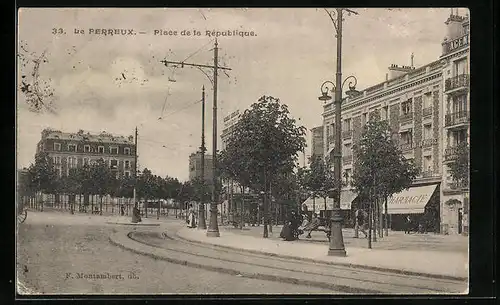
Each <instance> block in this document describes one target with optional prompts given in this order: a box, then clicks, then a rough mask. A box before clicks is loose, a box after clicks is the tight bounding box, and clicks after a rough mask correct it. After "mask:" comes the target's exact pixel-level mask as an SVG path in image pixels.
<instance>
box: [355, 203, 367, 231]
mask: <svg viewBox="0 0 500 305" xmlns="http://www.w3.org/2000/svg"><path fill="white" fill-rule="evenodd" d="M357 212H358V215H357V217H358V228H359V231H361V233H363V234H364V235H365V238H368V233H366V229H367V228H368V221H367V220H368V213H366V212H365V211H364V210H361V209H359V210H358V211H357Z"/></svg>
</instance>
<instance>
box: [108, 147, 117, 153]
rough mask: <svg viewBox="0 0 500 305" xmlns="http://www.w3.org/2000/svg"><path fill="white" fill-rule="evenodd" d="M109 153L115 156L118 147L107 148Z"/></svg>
mask: <svg viewBox="0 0 500 305" xmlns="http://www.w3.org/2000/svg"><path fill="white" fill-rule="evenodd" d="M109 152H110V153H111V154H112V155H117V154H118V147H110V148H109Z"/></svg>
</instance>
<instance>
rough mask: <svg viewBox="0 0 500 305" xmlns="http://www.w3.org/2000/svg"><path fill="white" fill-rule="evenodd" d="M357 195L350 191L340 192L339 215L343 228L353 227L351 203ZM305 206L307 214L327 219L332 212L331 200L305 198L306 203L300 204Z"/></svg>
mask: <svg viewBox="0 0 500 305" xmlns="http://www.w3.org/2000/svg"><path fill="white" fill-rule="evenodd" d="M357 196H358V195H357V194H356V193H355V192H353V191H350V190H342V192H341V193H340V213H341V215H342V219H343V226H344V227H353V226H354V216H353V213H352V212H351V206H352V202H353V201H354V200H355V199H356V197H357ZM304 205H306V206H307V210H308V213H309V214H310V215H312V213H313V212H315V213H317V214H319V216H320V217H325V218H329V217H331V215H332V210H333V198H326V202H325V199H324V198H322V197H316V199H315V200H313V197H312V196H311V197H309V198H307V200H306V201H304V202H303V203H302V206H304Z"/></svg>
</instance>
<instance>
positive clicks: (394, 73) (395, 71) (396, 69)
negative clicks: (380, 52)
mask: <svg viewBox="0 0 500 305" xmlns="http://www.w3.org/2000/svg"><path fill="white" fill-rule="evenodd" d="M411 70H413V69H412V68H411V67H408V66H398V65H395V64H391V66H390V67H389V78H388V79H387V80H391V79H394V78H398V77H400V76H402V75H405V74H406V73H408V72H410V71H411ZM386 78H387V76H386Z"/></svg>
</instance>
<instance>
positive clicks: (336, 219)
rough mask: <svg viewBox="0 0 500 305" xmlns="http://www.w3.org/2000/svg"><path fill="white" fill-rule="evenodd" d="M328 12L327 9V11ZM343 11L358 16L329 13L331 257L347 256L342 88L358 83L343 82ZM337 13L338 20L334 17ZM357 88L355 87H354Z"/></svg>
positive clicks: (329, 253)
mask: <svg viewBox="0 0 500 305" xmlns="http://www.w3.org/2000/svg"><path fill="white" fill-rule="evenodd" d="M325 10H326V9H325ZM343 11H347V12H348V13H349V15H350V14H351V13H353V14H356V15H357V14H358V13H357V12H355V11H352V10H350V9H346V8H337V9H335V12H329V11H328V10H326V12H327V13H328V15H329V17H330V19H331V20H332V23H333V26H334V27H335V30H336V34H337V35H336V38H337V71H336V73H335V99H334V103H335V146H334V153H333V156H334V168H333V170H334V178H335V184H336V185H335V192H334V196H333V197H335V198H334V205H333V209H332V210H333V211H332V217H331V226H330V230H331V233H330V244H329V247H328V255H330V256H346V251H345V246H344V237H343V236H342V214H341V213H340V198H341V197H340V194H341V192H342V186H341V181H342V176H341V172H342V171H341V166H342V149H341V145H342V143H341V142H342V139H341V133H342V126H341V124H342V120H341V111H342V107H341V104H342V87H343V85H344V84H345V82H346V81H347V80H348V79H350V78H351V77H352V78H354V80H355V81H356V83H357V80H356V78H355V77H353V76H349V77H348V78H347V79H345V80H344V82H342V21H343V17H344V16H343ZM335 13H336V15H337V16H336V17H337V20H335V18H334V17H333V16H334V15H335ZM354 86H355V85H354ZM354 86H351V82H350V83H349V90H351V89H353V88H354Z"/></svg>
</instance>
